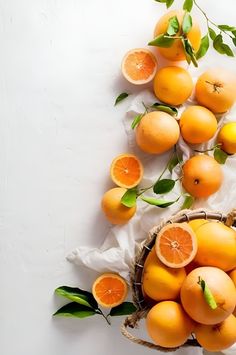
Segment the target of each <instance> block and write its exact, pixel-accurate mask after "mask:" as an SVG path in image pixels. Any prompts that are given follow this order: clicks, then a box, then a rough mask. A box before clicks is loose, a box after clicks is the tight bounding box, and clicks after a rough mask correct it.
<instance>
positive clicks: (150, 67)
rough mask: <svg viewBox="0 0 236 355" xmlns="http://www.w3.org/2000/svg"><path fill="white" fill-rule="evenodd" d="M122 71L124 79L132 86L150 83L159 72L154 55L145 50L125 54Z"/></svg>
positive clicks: (138, 49)
mask: <svg viewBox="0 0 236 355" xmlns="http://www.w3.org/2000/svg"><path fill="white" fill-rule="evenodd" d="M121 70H122V74H123V75H124V77H125V78H126V79H127V80H128V81H129V82H130V83H132V84H136V85H141V84H146V83H149V82H150V81H151V80H152V79H153V78H154V76H155V74H156V71H157V60H156V58H155V56H154V54H153V53H152V52H151V51H149V50H148V49H145V48H136V49H132V50H130V51H129V52H128V53H126V54H125V56H124V58H123V60H122V64H121Z"/></svg>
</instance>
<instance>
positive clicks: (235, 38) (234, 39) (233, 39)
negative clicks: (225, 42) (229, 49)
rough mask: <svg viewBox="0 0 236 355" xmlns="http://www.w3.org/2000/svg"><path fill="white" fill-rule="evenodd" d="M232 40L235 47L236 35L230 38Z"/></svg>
mask: <svg viewBox="0 0 236 355" xmlns="http://www.w3.org/2000/svg"><path fill="white" fill-rule="evenodd" d="M232 41H233V44H234V45H235V47H236V37H234V38H232Z"/></svg>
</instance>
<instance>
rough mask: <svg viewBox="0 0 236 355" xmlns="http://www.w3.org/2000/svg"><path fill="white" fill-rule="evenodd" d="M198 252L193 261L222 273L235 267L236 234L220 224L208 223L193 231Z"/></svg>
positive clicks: (231, 229)
mask: <svg viewBox="0 0 236 355" xmlns="http://www.w3.org/2000/svg"><path fill="white" fill-rule="evenodd" d="M195 234H196V237H197V243H198V251H197V254H196V256H195V258H194V261H195V262H196V263H198V264H199V265H202V266H215V267H218V268H219V269H222V270H224V271H230V270H232V269H234V268H235V267H236V232H235V230H234V229H233V228H230V227H227V226H225V225H224V224H223V223H221V222H213V221H208V223H204V224H202V225H201V226H199V227H198V228H197V229H196V231H195Z"/></svg>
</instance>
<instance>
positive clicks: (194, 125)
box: [179, 105, 217, 144]
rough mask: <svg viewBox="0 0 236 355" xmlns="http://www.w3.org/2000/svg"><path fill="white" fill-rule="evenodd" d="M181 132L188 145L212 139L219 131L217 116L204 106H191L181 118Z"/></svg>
mask: <svg viewBox="0 0 236 355" xmlns="http://www.w3.org/2000/svg"><path fill="white" fill-rule="evenodd" d="M179 124H180V132H181V134H182V136H183V138H184V140H185V141H186V142H187V143H190V144H199V143H204V142H207V141H208V140H209V139H211V138H212V137H213V136H214V135H215V133H216V130H217V120H216V117H215V115H214V114H213V113H212V112H211V111H210V110H208V109H207V108H205V107H203V106H197V105H196V106H189V107H188V108H186V110H185V111H184V112H183V113H182V115H181V117H180V122H179Z"/></svg>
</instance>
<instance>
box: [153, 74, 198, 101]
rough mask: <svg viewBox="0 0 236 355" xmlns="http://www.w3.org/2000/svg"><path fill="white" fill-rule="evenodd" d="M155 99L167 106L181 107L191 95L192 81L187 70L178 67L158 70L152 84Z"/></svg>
mask: <svg viewBox="0 0 236 355" xmlns="http://www.w3.org/2000/svg"><path fill="white" fill-rule="evenodd" d="M153 84H154V86H153V88H154V93H155V95H156V97H157V98H158V99H159V100H160V101H163V102H165V103H167V104H169V105H175V106H177V105H181V104H183V103H184V102H185V101H186V100H187V99H188V98H189V96H190V95H191V93H192V90H193V80H192V78H191V76H190V74H189V72H187V70H185V69H183V68H180V67H165V68H162V69H160V70H159V71H158V72H157V74H156V76H155V78H154V82H153Z"/></svg>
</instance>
